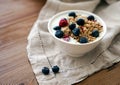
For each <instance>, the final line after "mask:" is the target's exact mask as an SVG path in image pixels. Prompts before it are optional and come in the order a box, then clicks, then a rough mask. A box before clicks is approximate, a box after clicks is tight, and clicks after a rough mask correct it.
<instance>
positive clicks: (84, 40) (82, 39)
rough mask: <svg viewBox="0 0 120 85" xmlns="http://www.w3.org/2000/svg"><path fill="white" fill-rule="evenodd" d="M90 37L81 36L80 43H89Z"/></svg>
mask: <svg viewBox="0 0 120 85" xmlns="http://www.w3.org/2000/svg"><path fill="white" fill-rule="evenodd" d="M87 42H88V39H87V38H86V37H81V38H80V43H87Z"/></svg>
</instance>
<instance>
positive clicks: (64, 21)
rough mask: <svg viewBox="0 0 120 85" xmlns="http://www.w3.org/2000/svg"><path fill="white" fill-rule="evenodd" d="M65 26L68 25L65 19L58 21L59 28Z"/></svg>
mask: <svg viewBox="0 0 120 85" xmlns="http://www.w3.org/2000/svg"><path fill="white" fill-rule="evenodd" d="M67 25H68V22H67V19H66V18H63V19H61V20H60V22H59V26H60V27H65V26H67Z"/></svg>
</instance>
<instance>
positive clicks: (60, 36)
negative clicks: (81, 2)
mask: <svg viewBox="0 0 120 85" xmlns="http://www.w3.org/2000/svg"><path fill="white" fill-rule="evenodd" d="M63 35H64V32H63V31H61V30H57V31H56V32H55V36H56V37H57V38H62V37H63Z"/></svg>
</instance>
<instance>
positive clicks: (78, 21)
mask: <svg viewBox="0 0 120 85" xmlns="http://www.w3.org/2000/svg"><path fill="white" fill-rule="evenodd" d="M77 24H78V25H81V26H83V25H84V24H85V21H84V19H78V20H77Z"/></svg>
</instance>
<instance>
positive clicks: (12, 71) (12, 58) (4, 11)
mask: <svg viewBox="0 0 120 85" xmlns="http://www.w3.org/2000/svg"><path fill="white" fill-rule="evenodd" d="M44 4H45V0H0V85H1V84H2V85H8V84H10V85H19V84H21V85H22V84H24V85H28V84H30V85H37V82H36V78H35V76H34V74H33V71H32V68H31V65H30V64H29V62H28V58H27V52H26V45H27V36H28V34H29V32H30V29H31V27H32V25H33V23H34V22H35V20H36V19H37V16H38V14H39V11H40V9H41V8H42V7H43V5H44Z"/></svg>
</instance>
